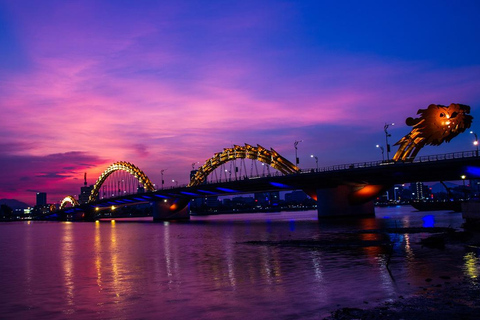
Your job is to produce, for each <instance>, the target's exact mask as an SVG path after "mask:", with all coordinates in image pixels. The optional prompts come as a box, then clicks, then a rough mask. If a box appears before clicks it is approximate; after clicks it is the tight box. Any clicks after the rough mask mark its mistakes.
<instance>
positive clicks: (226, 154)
mask: <svg viewBox="0 0 480 320" xmlns="http://www.w3.org/2000/svg"><path fill="white" fill-rule="evenodd" d="M235 159H252V160H257V161H260V162H263V163H265V164H267V165H269V166H271V167H272V168H274V169H277V170H278V171H280V172H281V173H283V174H289V173H295V172H299V171H300V169H299V168H298V167H297V166H295V165H294V164H293V163H291V162H290V161H288V160H287V159H286V158H284V157H282V156H281V155H280V154H278V152H276V151H275V150H274V149H270V150H268V149H265V148H264V147H262V146H261V145H258V144H257V146H256V147H254V146H251V145H249V144H245V145H244V146H237V145H234V146H233V148H225V149H223V151H222V152H218V153H215V154H214V156H213V157H212V158H210V159H208V160H207V161H205V163H204V164H203V166H201V167H200V168H199V169H198V170H197V172H196V173H195V175H194V176H193V177H192V179H191V180H190V183H189V184H188V186H189V187H193V186H197V185H200V184H202V183H203V182H204V181H206V179H207V177H208V175H209V174H210V173H212V172H213V171H214V170H215V169H216V168H218V167H220V166H221V165H222V164H224V163H226V162H229V161H233V160H235Z"/></svg>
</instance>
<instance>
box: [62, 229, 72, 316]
mask: <svg viewBox="0 0 480 320" xmlns="http://www.w3.org/2000/svg"><path fill="white" fill-rule="evenodd" d="M73 227H74V226H73V224H71V223H65V225H64V228H63V231H64V233H63V238H62V263H63V264H62V266H63V275H64V278H65V279H64V280H65V289H66V295H65V297H66V299H67V308H68V309H67V310H64V312H65V313H66V314H72V313H74V312H75V310H74V309H73V306H74V305H75V293H74V292H75V282H74V279H73V275H74V270H73V259H74V256H73V255H74V252H75V248H74V240H75V239H74V237H73Z"/></svg>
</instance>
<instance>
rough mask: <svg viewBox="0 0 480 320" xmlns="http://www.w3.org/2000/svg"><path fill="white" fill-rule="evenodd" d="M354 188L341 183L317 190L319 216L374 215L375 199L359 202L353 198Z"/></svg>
mask: <svg viewBox="0 0 480 320" xmlns="http://www.w3.org/2000/svg"><path fill="white" fill-rule="evenodd" d="M353 192H354V188H352V187H351V186H345V185H341V186H338V187H336V188H329V189H318V190H317V210H318V218H319V219H323V218H336V217H374V216H375V208H374V205H373V200H369V201H366V202H363V203H360V204H357V203H355V202H353V201H352V200H351V198H352V193H353Z"/></svg>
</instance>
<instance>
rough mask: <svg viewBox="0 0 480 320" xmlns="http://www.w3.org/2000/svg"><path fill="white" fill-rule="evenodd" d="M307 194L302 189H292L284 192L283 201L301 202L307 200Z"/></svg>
mask: <svg viewBox="0 0 480 320" xmlns="http://www.w3.org/2000/svg"><path fill="white" fill-rule="evenodd" d="M307 198H308V196H307V194H306V193H305V192H303V191H292V192H290V193H285V202H287V203H296V204H298V203H302V202H304V201H305V200H307Z"/></svg>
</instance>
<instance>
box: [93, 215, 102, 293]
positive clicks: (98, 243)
mask: <svg viewBox="0 0 480 320" xmlns="http://www.w3.org/2000/svg"><path fill="white" fill-rule="evenodd" d="M95 268H96V269H97V285H98V287H99V291H102V289H103V288H102V239H101V232H100V223H99V221H98V220H97V221H95Z"/></svg>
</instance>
